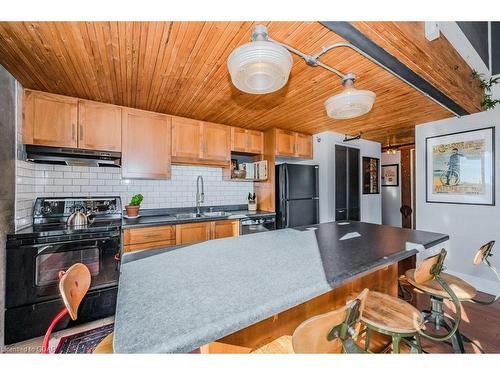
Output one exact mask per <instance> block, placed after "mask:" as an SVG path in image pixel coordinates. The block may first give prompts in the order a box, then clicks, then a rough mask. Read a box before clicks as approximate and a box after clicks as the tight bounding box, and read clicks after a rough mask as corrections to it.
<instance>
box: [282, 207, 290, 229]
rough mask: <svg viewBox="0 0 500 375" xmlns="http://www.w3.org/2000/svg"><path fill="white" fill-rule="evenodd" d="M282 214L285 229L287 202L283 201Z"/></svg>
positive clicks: (286, 226)
mask: <svg viewBox="0 0 500 375" xmlns="http://www.w3.org/2000/svg"><path fill="white" fill-rule="evenodd" d="M283 212H284V216H283V224H284V225H283V226H284V227H285V228H288V219H289V217H288V210H287V201H286V200H283Z"/></svg>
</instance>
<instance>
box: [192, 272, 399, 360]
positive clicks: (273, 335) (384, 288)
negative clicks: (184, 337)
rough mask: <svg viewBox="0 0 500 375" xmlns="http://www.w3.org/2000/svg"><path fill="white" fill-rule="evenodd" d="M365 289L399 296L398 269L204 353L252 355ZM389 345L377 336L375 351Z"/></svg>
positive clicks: (259, 325)
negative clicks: (254, 351) (250, 353)
mask: <svg viewBox="0 0 500 375" xmlns="http://www.w3.org/2000/svg"><path fill="white" fill-rule="evenodd" d="M364 288H368V289H370V290H375V291H378V292H382V293H387V294H389V295H392V296H397V290H398V265H397V263H393V264H391V265H389V266H385V267H384V268H381V269H378V270H376V271H373V272H371V273H369V274H366V275H364V276H361V277H358V278H356V279H354V280H351V281H349V282H347V283H345V284H343V285H341V286H339V287H337V288H335V289H334V290H332V291H330V292H328V293H325V294H323V295H321V296H319V297H316V298H313V299H311V300H309V301H307V302H304V303H302V304H300V305H297V306H295V307H292V308H291V309H288V310H286V311H283V312H281V313H279V314H276V315H274V316H272V317H270V318H268V319H265V320H263V321H261V322H258V323H255V324H253V325H251V326H249V327H247V328H244V329H242V330H240V331H238V332H235V333H233V334H231V335H229V336H226V337H223V338H222V339H220V340H218V341H217V342H214V343H211V344H207V345H204V346H203V347H202V348H200V352H201V353H212V354H217V353H219V354H222V353H235V354H236V353H238V354H242V353H249V352H251V351H253V350H255V349H257V348H260V347H261V346H263V345H265V344H267V343H269V342H271V341H273V340H275V339H277V338H279V337H281V336H283V335H292V334H293V332H294V331H295V328H297V327H298V326H299V324H301V323H302V322H303V321H305V320H307V319H309V318H311V317H313V316H315V315H319V314H324V313H326V312H328V311H331V310H334V309H336V308H338V307H340V306H344V305H345V304H346V302H347V300H348V298H349V297H351V296H352V295H356V294H357V293H359V292H361V291H362V290H363V289H364ZM387 343H388V337H387V336H383V335H380V334H376V332H374V333H373V336H372V344H373V346H371V348H370V349H371V350H372V351H378V350H380V349H382V347H384V346H385V345H386V344H387Z"/></svg>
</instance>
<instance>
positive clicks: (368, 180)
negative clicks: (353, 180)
mask: <svg viewBox="0 0 500 375" xmlns="http://www.w3.org/2000/svg"><path fill="white" fill-rule="evenodd" d="M379 164H380V161H379V159H377V158H368V157H365V156H363V194H380V185H379Z"/></svg>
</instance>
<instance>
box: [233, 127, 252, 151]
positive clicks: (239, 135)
mask: <svg viewBox="0 0 500 375" xmlns="http://www.w3.org/2000/svg"><path fill="white" fill-rule="evenodd" d="M247 143H248V142H247V131H246V130H245V129H242V128H235V127H232V128H231V151H236V152H247Z"/></svg>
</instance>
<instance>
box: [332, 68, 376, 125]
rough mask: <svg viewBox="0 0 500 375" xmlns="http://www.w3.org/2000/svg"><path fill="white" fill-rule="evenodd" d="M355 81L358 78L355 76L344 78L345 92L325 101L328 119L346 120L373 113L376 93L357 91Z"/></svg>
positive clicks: (350, 75)
mask: <svg viewBox="0 0 500 375" xmlns="http://www.w3.org/2000/svg"><path fill="white" fill-rule="evenodd" d="M355 80H356V76H355V75H354V74H352V73H349V74H346V75H345V76H344V77H343V78H342V84H343V85H344V90H343V91H342V92H341V93H340V94H337V95H334V96H331V97H330V98H328V99H327V100H326V101H325V109H326V114H327V115H328V117H331V118H334V119H339V120H344V119H350V118H354V117H358V116H362V115H364V114H366V113H368V112H370V111H371V109H372V107H373V103H374V101H375V97H376V95H375V93H374V92H372V91H368V90H357V89H355V88H354V81H355Z"/></svg>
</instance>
